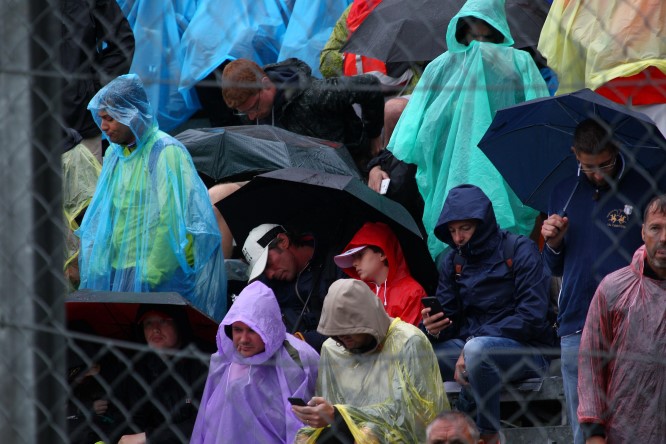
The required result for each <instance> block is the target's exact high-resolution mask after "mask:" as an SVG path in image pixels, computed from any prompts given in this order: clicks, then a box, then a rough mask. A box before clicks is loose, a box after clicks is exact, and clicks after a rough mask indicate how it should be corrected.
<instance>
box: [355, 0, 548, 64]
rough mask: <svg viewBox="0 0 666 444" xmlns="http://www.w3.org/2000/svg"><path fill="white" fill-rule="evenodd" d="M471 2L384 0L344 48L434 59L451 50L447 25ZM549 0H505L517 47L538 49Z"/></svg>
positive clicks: (389, 57)
mask: <svg viewBox="0 0 666 444" xmlns="http://www.w3.org/2000/svg"><path fill="white" fill-rule="evenodd" d="M465 2H466V0H411V1H410V4H409V7H405V2H404V1H403V0H383V1H382V3H381V4H380V5H379V6H377V7H376V8H375V9H374V10H373V11H372V12H371V13H370V14H369V15H368V17H367V18H366V19H365V20H364V21H363V23H362V24H361V25H360V26H359V27H358V29H357V30H356V32H354V33H353V34H352V36H351V37H350V38H349V41H348V42H347V43H346V44H345V46H343V47H342V51H343V52H350V53H352V54H361V55H365V56H369V57H373V58H376V59H379V60H382V61H384V62H420V61H430V60H434V59H435V58H436V57H437V56H438V55H440V54H442V53H443V52H445V51H446V48H447V47H446V29H447V27H448V25H449V22H450V21H451V18H453V16H454V15H456V14H457V13H458V11H460V8H462V6H463V5H464V4H465ZM548 9H549V5H548V4H547V3H546V2H545V1H535V0H506V15H507V20H508V22H509V28H510V30H511V35H512V36H513V39H514V41H515V44H514V46H515V47H516V48H527V47H536V45H537V43H538V42H539V35H540V34H541V28H542V27H543V24H544V22H545V20H546V16H547V15H548Z"/></svg>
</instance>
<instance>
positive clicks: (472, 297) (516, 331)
mask: <svg viewBox="0 0 666 444" xmlns="http://www.w3.org/2000/svg"><path fill="white" fill-rule="evenodd" d="M465 219H476V220H477V221H478V225H477V227H476V230H475V231H474V234H473V235H472V237H471V239H470V240H469V242H468V243H467V244H465V245H464V246H463V247H462V248H460V250H459V251H458V249H457V246H456V245H455V243H454V242H453V239H452V237H451V234H450V233H449V230H448V226H447V224H448V223H449V222H454V221H458V220H465ZM435 235H436V236H437V237H438V238H439V239H440V240H442V241H443V242H446V243H447V244H449V245H450V246H451V247H452V251H449V253H448V254H447V255H446V256H445V258H444V259H443V261H442V262H441V264H440V274H439V276H440V278H439V285H438V287H437V298H438V299H439V301H440V303H441V304H442V306H443V308H444V311H445V313H446V315H447V316H448V317H449V318H450V319H451V320H452V321H454V325H453V326H452V327H449V328H447V329H445V330H443V331H442V332H441V334H440V336H439V339H437V340H438V341H445V340H448V339H454V338H458V339H466V338H468V337H470V336H492V337H503V338H510V339H514V340H516V341H519V342H522V343H525V344H530V345H535V346H539V345H541V346H543V345H546V346H550V345H553V342H554V334H553V329H552V325H550V323H549V321H548V319H547V316H548V309H549V297H548V290H549V285H550V275H549V273H548V271H547V269H546V268H545V266H544V264H543V262H542V259H541V255H540V254H539V250H538V248H537V246H536V244H535V243H534V242H532V241H531V240H530V239H528V238H526V237H523V236H520V237H518V240H517V242H516V246H515V250H514V256H513V258H511V259H512V260H513V266H512V267H511V268H510V267H509V266H508V265H507V263H506V260H505V259H508V258H505V257H504V245H503V244H504V242H507V238H508V236H509V233H508V232H507V231H505V230H500V228H499V226H498V225H497V221H496V219H495V212H494V211H493V207H492V204H491V202H490V200H489V199H488V197H486V195H485V194H484V193H483V191H481V189H479V188H478V187H476V186H473V185H460V186H458V187H455V188H453V189H452V190H451V191H450V192H449V194H448V196H447V198H446V201H445V202H444V208H443V209H442V214H441V216H440V218H439V221H438V223H437V226H436V227H435ZM509 241H510V240H509ZM456 254H462V255H463V257H464V258H465V261H466V262H465V265H464V267H463V269H462V273H461V276H460V278H459V279H457V280H456V279H455V277H454V275H455V270H454V256H455V255H456ZM456 292H459V295H460V298H457V296H456ZM458 300H460V303H461V304H462V318H459V310H460V307H459V306H458V305H459V304H458ZM458 319H460V322H458V324H460V325H456V321H457V320H458ZM433 340H434V339H433Z"/></svg>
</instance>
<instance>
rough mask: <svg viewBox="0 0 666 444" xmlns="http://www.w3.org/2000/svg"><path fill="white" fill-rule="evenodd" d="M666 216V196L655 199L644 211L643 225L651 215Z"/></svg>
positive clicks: (662, 195)
mask: <svg viewBox="0 0 666 444" xmlns="http://www.w3.org/2000/svg"><path fill="white" fill-rule="evenodd" d="M655 213H659V214H666V194H661V195H659V196H656V197H653V198H652V200H650V202H649V203H648V204H647V206H646V207H645V211H643V223H645V222H646V221H647V217H648V215H649V214H655Z"/></svg>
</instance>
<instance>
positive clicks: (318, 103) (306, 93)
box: [260, 58, 384, 166]
mask: <svg viewBox="0 0 666 444" xmlns="http://www.w3.org/2000/svg"><path fill="white" fill-rule="evenodd" d="M264 71H265V72H266V74H267V75H268V77H269V78H270V79H271V81H272V82H273V83H274V84H275V86H276V88H277V94H276V96H275V101H274V102H273V109H274V113H275V114H274V116H269V117H268V118H266V119H264V120H263V121H261V122H260V123H264V124H268V125H271V124H274V125H276V126H279V127H281V128H284V129H286V130H288V131H291V132H294V133H297V134H303V135H305V136H311V137H317V138H320V139H326V140H331V141H334V142H341V143H344V144H345V146H346V147H347V149H348V150H349V152H350V153H351V155H352V157H353V158H354V159H355V160H356V161H357V163H360V160H361V159H362V158H365V159H366V162H367V160H368V159H369V156H368V154H369V140H370V139H372V138H375V137H378V136H379V135H380V134H381V131H382V127H383V126H384V96H383V95H382V92H381V89H380V84H379V81H378V80H377V78H376V77H373V76H371V75H361V76H354V77H334V78H330V79H325V80H321V79H317V78H314V77H312V75H311V74H312V70H311V69H310V67H309V66H308V65H307V64H306V63H305V62H302V61H301V60H298V59H294V58H291V59H287V60H285V61H283V62H280V63H275V64H271V65H266V66H264ZM354 104H358V105H360V107H361V111H362V116H363V117H362V118H359V117H358V115H357V114H356V112H355V111H354V108H353V105H354ZM273 118H274V121H273ZM364 165H365V162H363V166H364Z"/></svg>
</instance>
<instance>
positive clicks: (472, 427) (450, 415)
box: [426, 410, 481, 442]
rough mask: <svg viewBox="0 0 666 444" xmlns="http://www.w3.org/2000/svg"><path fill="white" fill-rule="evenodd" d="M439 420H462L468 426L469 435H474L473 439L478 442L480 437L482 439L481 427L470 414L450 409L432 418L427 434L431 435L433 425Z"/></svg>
mask: <svg viewBox="0 0 666 444" xmlns="http://www.w3.org/2000/svg"><path fill="white" fill-rule="evenodd" d="M437 421H447V422H458V421H460V422H462V423H463V424H464V425H465V426H466V427H467V431H468V432H469V435H470V436H471V437H472V441H474V442H477V441H478V440H479V439H481V433H480V432H479V428H478V427H477V426H476V423H475V422H474V421H473V420H472V418H470V417H469V415H467V414H465V413H463V412H458V411H450V410H447V411H445V412H441V413H440V414H439V415H437V416H436V417H435V419H433V420H432V422H431V423H430V424H428V427H427V428H426V436H428V435H430V431H431V430H432V426H433V424H435V423H436V422H437Z"/></svg>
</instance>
